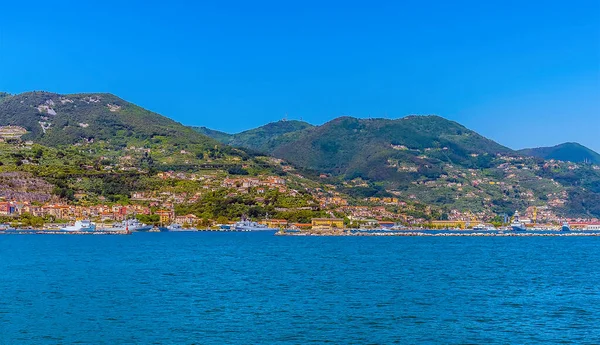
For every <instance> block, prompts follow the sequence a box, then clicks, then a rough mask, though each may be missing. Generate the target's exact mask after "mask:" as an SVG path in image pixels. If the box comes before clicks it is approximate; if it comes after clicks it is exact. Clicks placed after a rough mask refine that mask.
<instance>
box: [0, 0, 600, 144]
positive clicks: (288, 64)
mask: <svg viewBox="0 0 600 345" xmlns="http://www.w3.org/2000/svg"><path fill="white" fill-rule="evenodd" d="M0 90H3V91H7V92H11V93H19V92H23V91H31V90H48V91H53V92H58V93H75V92H111V93H113V94H116V95H118V96H120V97H122V98H124V99H126V100H128V101H131V102H134V103H136V104H139V105H141V106H143V107H145V108H148V109H150V110H153V111H156V112H158V113H161V114H163V115H165V116H168V117H171V118H173V119H175V120H177V121H179V122H182V123H184V124H189V125H202V126H207V127H210V128H214V129H218V130H223V131H227V132H237V131H241V130H245V129H249V128H252V127H256V126H259V125H262V124H264V123H266V122H270V121H276V120H279V119H281V118H283V117H284V116H285V114H288V118H290V119H300V118H302V119H303V120H305V121H308V122H311V123H314V124H321V123H324V122H326V121H329V120H331V119H333V118H335V117H337V116H340V115H351V116H356V117H369V116H370V117H390V118H397V117H402V116H404V115H407V114H438V115H441V116H443V117H446V118H449V119H452V120H455V121H458V122H460V123H462V124H464V125H465V126H467V127H469V128H471V129H474V130H476V131H478V132H480V133H481V134H483V135H485V136H487V137H490V138H492V139H494V140H496V141H498V142H500V143H502V144H504V145H507V146H509V147H512V148H522V147H530V146H542V145H552V144H558V143H561V142H565V141H577V142H580V143H582V144H584V145H586V146H589V147H590V148H593V149H595V150H596V151H600V1H597V0H595V1H578V0H572V1H552V0H550V1H510V0H509V1H453V2H450V1H435V0H432V1H365V2H356V3H355V2H350V1H322V0H321V1H310V0H309V1H252V2H250V1H218V2H217V1H215V2H208V1H201V2H199V3H198V4H195V3H193V2H192V1H187V2H183V1H175V0H174V1H165V2H156V3H155V2H152V1H146V2H142V1H139V2H138V1H118V2H117V1H101V2H88V1H77V2H76V1H56V2H53V1H36V0H31V1H26V2H17V1H12V2H7V3H3V4H2V7H1V10H0Z"/></svg>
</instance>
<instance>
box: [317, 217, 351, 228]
mask: <svg viewBox="0 0 600 345" xmlns="http://www.w3.org/2000/svg"><path fill="white" fill-rule="evenodd" d="M311 225H312V229H313V230H333V229H343V228H344V220H343V219H342V218H313V219H312V221H311Z"/></svg>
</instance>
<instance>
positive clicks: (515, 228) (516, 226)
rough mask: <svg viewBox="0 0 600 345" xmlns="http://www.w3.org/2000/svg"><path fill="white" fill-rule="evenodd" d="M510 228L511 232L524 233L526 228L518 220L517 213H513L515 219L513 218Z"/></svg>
mask: <svg viewBox="0 0 600 345" xmlns="http://www.w3.org/2000/svg"><path fill="white" fill-rule="evenodd" d="M510 228H511V229H512V231H526V230H527V228H526V227H525V224H523V223H522V222H521V221H520V220H519V211H516V212H515V217H514V219H513V221H512V223H510Z"/></svg>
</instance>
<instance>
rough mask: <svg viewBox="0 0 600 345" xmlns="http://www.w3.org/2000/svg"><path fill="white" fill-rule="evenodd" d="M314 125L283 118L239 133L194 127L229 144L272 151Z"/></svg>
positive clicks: (260, 150)
mask: <svg viewBox="0 0 600 345" xmlns="http://www.w3.org/2000/svg"><path fill="white" fill-rule="evenodd" d="M312 127H313V126H312V125H311V124H309V123H307V122H303V121H296V120H289V121H287V120H282V121H277V122H272V123H268V124H266V125H264V126H261V127H258V128H254V129H250V130H247V131H244V132H240V133H237V134H227V133H223V132H219V131H215V130H212V129H208V128H206V127H192V128H194V129H195V130H196V131H198V132H199V133H202V134H204V135H207V136H209V137H211V138H213V139H216V140H218V141H220V142H222V143H224V144H227V145H231V146H236V147H246V148H249V149H252V150H255V151H259V152H271V151H273V150H275V149H276V148H277V147H279V146H281V145H283V144H285V143H288V142H293V141H294V140H296V139H298V138H299V137H300V136H301V135H302V133H303V132H304V131H305V130H307V129H310V128H312Z"/></svg>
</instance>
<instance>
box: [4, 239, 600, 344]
mask: <svg viewBox="0 0 600 345" xmlns="http://www.w3.org/2000/svg"><path fill="white" fill-rule="evenodd" d="M599 255H600V238H598V237H312V236H282V237H279V236H274V235H273V233H270V232H265V233H261V232H253V233H210V232H199V233H135V234H133V235H130V236H76V235H72V236H66V235H63V236H60V235H3V236H0V344H600V263H599Z"/></svg>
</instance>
